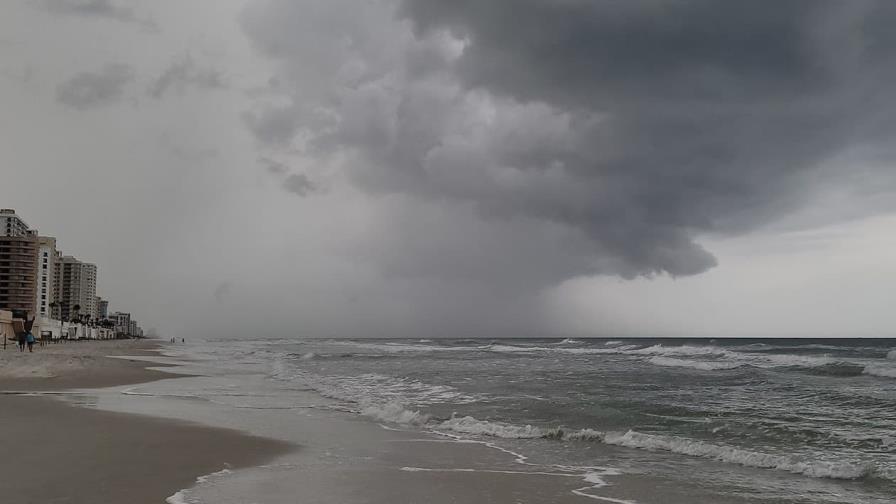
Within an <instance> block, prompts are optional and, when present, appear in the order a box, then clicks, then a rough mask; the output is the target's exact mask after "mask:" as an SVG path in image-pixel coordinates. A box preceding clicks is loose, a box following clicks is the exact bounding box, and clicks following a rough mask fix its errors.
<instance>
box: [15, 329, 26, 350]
mask: <svg viewBox="0 0 896 504" xmlns="http://www.w3.org/2000/svg"><path fill="white" fill-rule="evenodd" d="M27 334H28V333H26V332H25V331H22V332H20V333H19V334H18V335H17V336H16V343H17V344H18V345H19V351H20V352H24V351H25V341H26V340H27V338H28V337H27Z"/></svg>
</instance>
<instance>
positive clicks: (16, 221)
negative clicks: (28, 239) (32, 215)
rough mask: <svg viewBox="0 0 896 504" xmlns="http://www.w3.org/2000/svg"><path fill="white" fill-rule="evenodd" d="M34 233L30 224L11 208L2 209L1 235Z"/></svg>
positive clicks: (0, 211)
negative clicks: (29, 226)
mask: <svg viewBox="0 0 896 504" xmlns="http://www.w3.org/2000/svg"><path fill="white" fill-rule="evenodd" d="M31 234H33V232H32V231H31V230H30V228H28V224H26V223H25V221H23V220H22V218H21V217H19V216H18V215H16V211H15V210H13V209H11V208H2V209H0V235H2V236H15V237H22V236H28V235H31Z"/></svg>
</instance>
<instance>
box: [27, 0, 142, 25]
mask: <svg viewBox="0 0 896 504" xmlns="http://www.w3.org/2000/svg"><path fill="white" fill-rule="evenodd" d="M44 5H45V6H46V7H47V8H48V9H49V10H50V11H52V12H58V13H60V14H68V15H76V16H98V17H104V18H109V19H115V20H118V21H136V17H135V16H134V12H133V10H132V9H130V8H129V7H121V6H119V5H116V4H115V3H114V2H112V1H111V0H44Z"/></svg>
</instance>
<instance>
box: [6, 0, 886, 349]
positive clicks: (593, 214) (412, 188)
mask: <svg viewBox="0 0 896 504" xmlns="http://www.w3.org/2000/svg"><path fill="white" fill-rule="evenodd" d="M893 23H896V4H894V3H892V2H886V1H880V2H874V1H861V0H857V1H851V2H834V1H832V2H826V1H786V0H785V1H780V2H773V3H769V4H768V5H763V6H757V5H755V4H745V3H733V2H725V3H719V2H710V1H680V2H659V1H655V0H643V1H636V2H610V1H607V2H595V1H592V0H489V1H488V2H482V1H474V0H468V1H466V0H464V1H456V2H444V1H441V0H404V1H401V0H218V1H214V2H212V1H198V0H195V1H182V0H160V1H154V2H126V1H124V0H44V1H24V0H21V1H9V2H3V3H2V5H0V109H2V110H3V121H2V122H0V167H2V168H0V206H3V207H14V208H16V209H17V210H18V211H19V213H20V214H21V215H22V216H23V217H24V218H25V219H26V220H28V222H29V223H30V224H31V225H32V226H35V227H37V228H39V229H40V230H41V232H42V233H44V234H48V235H52V236H56V237H57V238H58V239H59V245H60V247H61V248H62V250H63V251H64V252H65V253H67V254H72V255H75V256H77V257H79V258H81V259H83V260H88V261H92V262H95V263H96V264H97V265H98V267H99V285H98V289H99V291H100V292H99V293H100V295H102V296H104V297H106V298H108V299H110V300H111V303H112V309H121V310H130V311H132V312H133V313H134V315H135V316H136V317H137V318H138V319H139V320H141V321H142V322H143V323H144V325H145V326H147V327H156V328H158V329H159V331H160V332H162V333H163V334H165V335H168V334H171V335H174V334H178V335H181V334H184V335H191V334H203V335H206V334H212V335H218V336H240V335H245V334H248V335H259V336H268V335H283V336H290V335H301V336H352V337H358V336H419V337H434V336H512V335H521V336H533V335H564V336H566V335H595V336H597V335H605V336H613V335H701V336H725V335H755V336H776V335H781V336H790V335H799V336H811V335H820V336H837V335H845V336H852V335H865V336H874V335H882V336H883V335H887V336H893V335H894V332H896V310H894V309H893V308H892V301H893V299H894V295H893V292H894V285H896V262H894V260H893V251H894V250H896V170H894V168H893V165H892V163H893V160H894V159H896V152H894V149H893V145H894V142H893V141H892V140H893V137H894V133H896V119H894V118H896V110H894V108H896V99H894V98H896V96H894V94H896V93H894V92H893V91H892V89H893V86H892V82H894V77H896V32H894V31H893V30H892V29H891V28H892V26H893Z"/></svg>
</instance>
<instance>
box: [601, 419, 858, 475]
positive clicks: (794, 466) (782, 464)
mask: <svg viewBox="0 0 896 504" xmlns="http://www.w3.org/2000/svg"><path fill="white" fill-rule="evenodd" d="M604 442H605V443H607V444H612V445H617V446H625V447H629V448H640V449H646V450H663V451H668V452H672V453H680V454H683V455H691V456H695V457H703V458H711V459H715V460H719V461H722V462H727V463H732V464H740V465H743V466H748V467H758V468H764V469H777V470H781V471H787V472H791V473H796V474H804V475H806V476H812V477H815V478H831V479H858V478H862V477H864V476H866V475H868V474H869V472H870V468H869V467H867V466H864V465H861V464H851V463H848V462H830V461H823V460H801V459H799V458H798V457H795V456H784V455H771V454H766V453H760V452H754V451H750V450H743V449H740V448H734V447H731V446H721V445H715V444H712V443H707V442H704V441H697V440H693V439H688V438H681V437H675V436H661V435H654V434H643V433H640V432H635V431H631V430H630V431H628V432H626V433H624V434H623V433H618V432H616V433H612V432H611V433H607V434H606V436H605V437H604Z"/></svg>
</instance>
